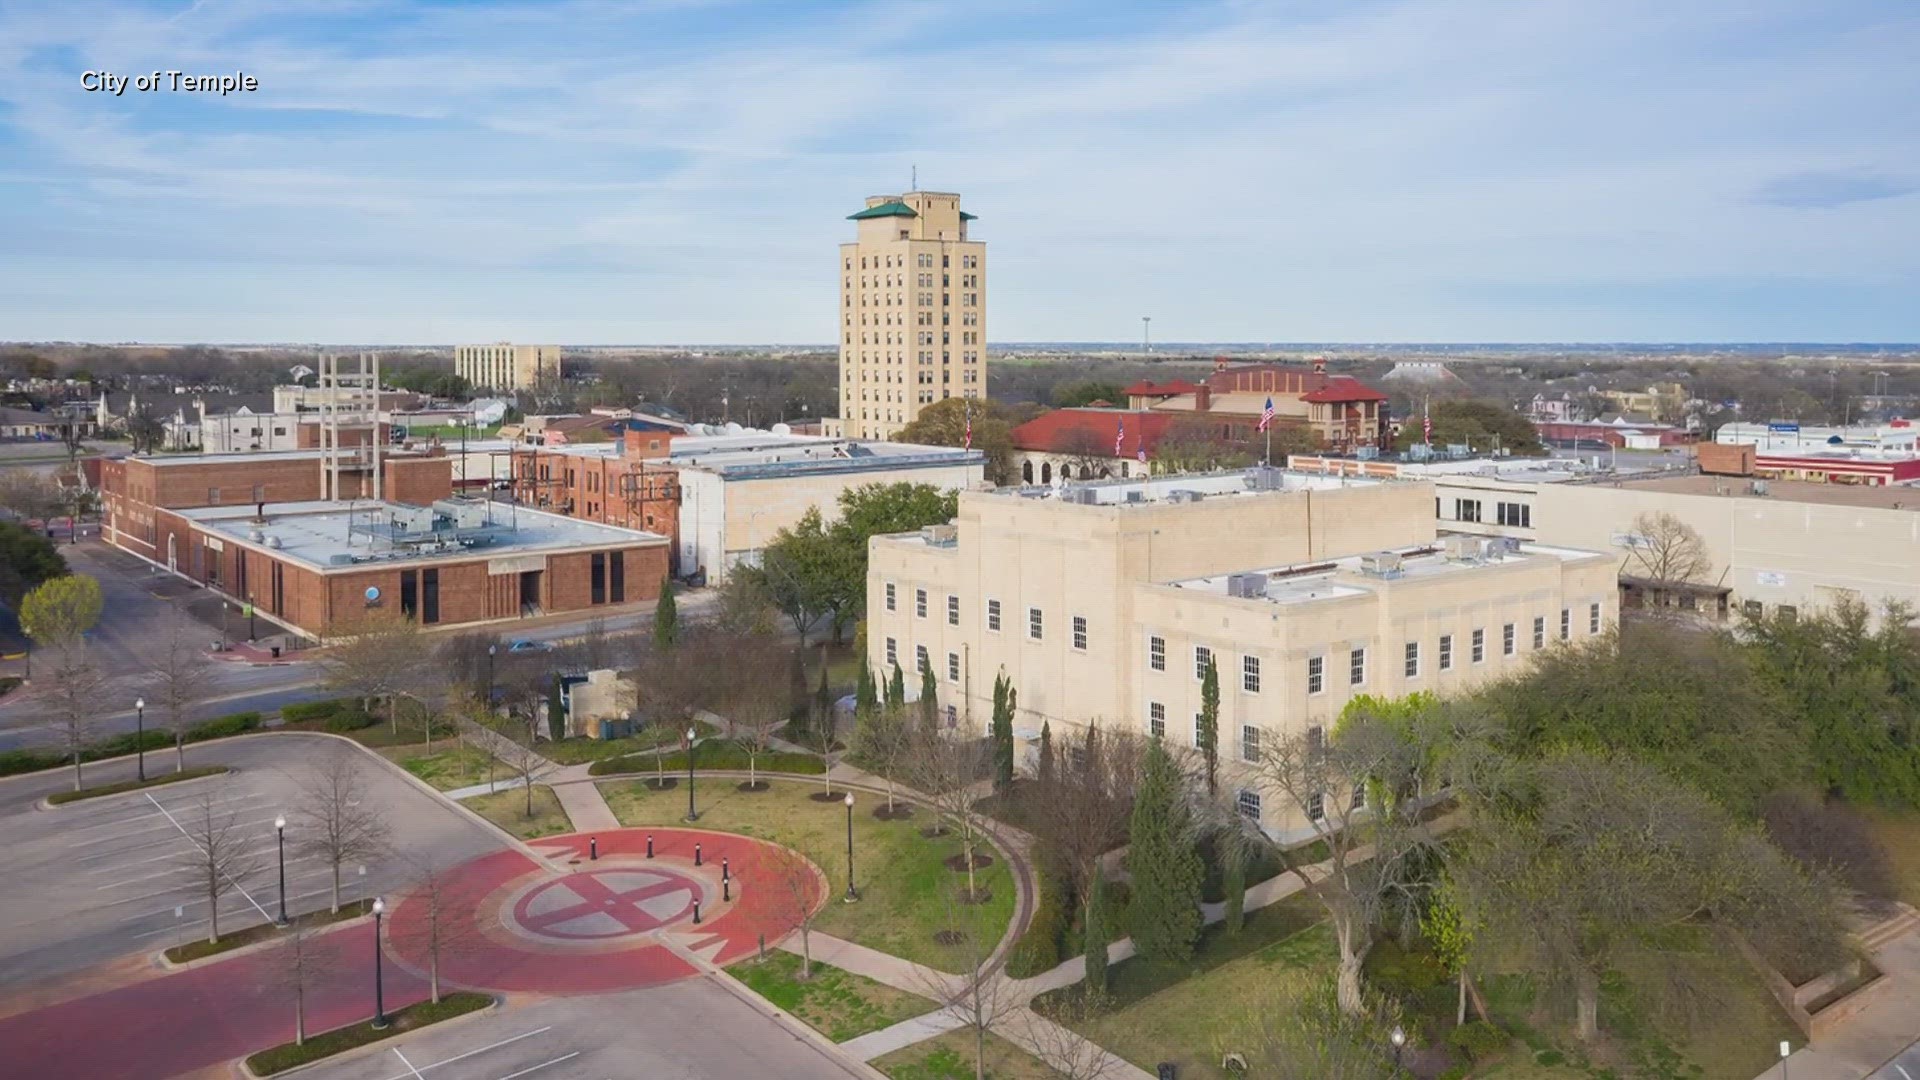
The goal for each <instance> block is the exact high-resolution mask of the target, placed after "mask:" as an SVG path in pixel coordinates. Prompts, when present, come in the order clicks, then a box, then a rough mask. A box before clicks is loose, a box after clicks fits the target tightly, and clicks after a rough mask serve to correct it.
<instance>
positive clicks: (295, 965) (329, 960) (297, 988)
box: [275, 921, 439, 1046]
mask: <svg viewBox="0 0 1920 1080" xmlns="http://www.w3.org/2000/svg"><path fill="white" fill-rule="evenodd" d="M275 957H276V959H277V960H278V962H279V975H280V984H281V986H282V987H283V988H284V989H285V990H286V991H287V993H289V994H291V995H292V996H293V1044H294V1045H295V1046H304V1045H306V1041H307V995H308V994H310V993H313V992H316V991H318V990H321V989H323V988H324V987H325V986H326V984H327V983H329V982H331V981H332V980H333V979H334V978H335V977H336V976H337V975H338V974H339V973H340V969H341V964H340V954H339V953H338V952H335V951H333V950H330V949H328V948H327V947H326V942H325V941H324V940H323V939H322V936H321V934H319V933H318V932H317V931H316V929H315V927H314V926H313V925H312V924H310V923H306V922H300V921H295V922H294V923H293V924H292V925H291V926H289V927H288V928H287V929H286V931H285V932H284V933H282V934H281V940H280V946H279V948H278V950H277V951H276V953H275ZM434 1000H436V1001H438V1000H439V999H438V998H435V999H434Z"/></svg>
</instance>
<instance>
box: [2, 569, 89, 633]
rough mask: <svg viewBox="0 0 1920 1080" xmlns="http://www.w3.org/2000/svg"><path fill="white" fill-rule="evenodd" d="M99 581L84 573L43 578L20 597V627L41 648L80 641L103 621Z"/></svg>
mask: <svg viewBox="0 0 1920 1080" xmlns="http://www.w3.org/2000/svg"><path fill="white" fill-rule="evenodd" d="M100 606H101V598H100V583H99V582H98V581H95V580H94V579H93V578H90V577H88V576H87V575H85V574H69V575H67V576H65V577H57V578H53V579H51V580H48V581H45V582H42V583H41V584H40V585H39V586H37V587H35V588H34V589H33V591H32V592H29V593H27V594H26V596H25V597H24V598H22V599H21V601H20V628H21V629H22V630H25V631H26V633H27V636H28V637H30V638H32V639H33V642H34V644H36V645H39V646H41V647H42V648H62V647H65V646H68V645H72V644H74V643H75V642H78V641H79V640H80V639H81V637H82V635H84V634H85V633H86V632H87V631H89V630H91V629H93V627H94V624H95V623H98V622H99V621H100Z"/></svg>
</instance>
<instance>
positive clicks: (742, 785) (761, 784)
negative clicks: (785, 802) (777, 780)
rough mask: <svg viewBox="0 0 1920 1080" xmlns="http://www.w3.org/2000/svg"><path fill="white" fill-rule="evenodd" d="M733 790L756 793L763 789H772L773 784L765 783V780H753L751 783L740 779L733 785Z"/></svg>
mask: <svg viewBox="0 0 1920 1080" xmlns="http://www.w3.org/2000/svg"><path fill="white" fill-rule="evenodd" d="M733 790H735V791H745V792H748V793H750V794H754V795H758V794H760V793H761V792H763V791H772V790H773V785H772V784H769V783H767V782H766V781H765V780H755V781H753V782H751V783H749V782H747V781H745V780H742V781H740V782H739V783H737V784H735V785H733Z"/></svg>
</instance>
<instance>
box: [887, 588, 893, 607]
mask: <svg viewBox="0 0 1920 1080" xmlns="http://www.w3.org/2000/svg"><path fill="white" fill-rule="evenodd" d="M887 610H888V611H893V610H894V606H893V582H891V581H889V582H887Z"/></svg>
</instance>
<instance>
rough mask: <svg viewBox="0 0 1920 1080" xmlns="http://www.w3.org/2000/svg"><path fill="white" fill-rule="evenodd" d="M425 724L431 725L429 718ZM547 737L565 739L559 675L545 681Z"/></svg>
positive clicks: (563, 708)
mask: <svg viewBox="0 0 1920 1080" xmlns="http://www.w3.org/2000/svg"><path fill="white" fill-rule="evenodd" d="M425 722H426V723H429V724H431V722H432V721H431V718H429V719H428V720H427V721H425ZM547 735H548V736H549V737H550V738H552V739H553V741H554V742H559V741H560V740H561V739H564V738H566V737H567V708H566V705H565V704H564V703H563V702H562V700H561V697H560V673H559V672H554V674H553V677H552V678H551V679H549V680H548V681H547Z"/></svg>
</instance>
